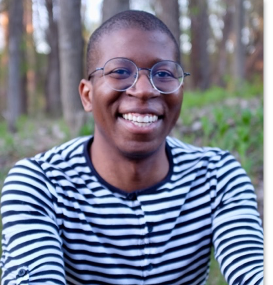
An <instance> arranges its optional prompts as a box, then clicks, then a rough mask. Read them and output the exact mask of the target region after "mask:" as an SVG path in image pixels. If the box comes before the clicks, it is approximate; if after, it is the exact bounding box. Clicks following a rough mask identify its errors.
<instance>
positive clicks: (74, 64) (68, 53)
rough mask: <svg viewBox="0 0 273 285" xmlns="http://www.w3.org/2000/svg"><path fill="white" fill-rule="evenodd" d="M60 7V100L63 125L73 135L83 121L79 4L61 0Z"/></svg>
mask: <svg viewBox="0 0 273 285" xmlns="http://www.w3.org/2000/svg"><path fill="white" fill-rule="evenodd" d="M59 5H60V18H59V56H60V71H61V73H60V74H61V100H62V106H63V114H64V119H65V122H66V123H67V125H68V127H69V128H70V131H71V135H73V136H74V135H76V134H77V133H78V131H79V130H80V127H81V125H82V123H83V118H84V115H83V108H82V104H81V100H80V96H79V92H78V86H79V83H80V80H81V79H82V78H83V37H82V25H81V1H79V0H69V1H67V0H60V1H59Z"/></svg>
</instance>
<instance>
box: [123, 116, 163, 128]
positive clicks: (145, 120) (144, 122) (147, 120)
mask: <svg viewBox="0 0 273 285" xmlns="http://www.w3.org/2000/svg"><path fill="white" fill-rule="evenodd" d="M122 117H123V118H124V119H125V120H129V121H131V122H132V123H134V124H135V125H136V126H139V127H145V126H148V125H150V124H151V123H153V122H156V121H157V120H158V116H156V115H150V114H148V115H144V116H143V115H137V114H132V113H129V114H123V115H122Z"/></svg>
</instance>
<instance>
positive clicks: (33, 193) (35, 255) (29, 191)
mask: <svg viewBox="0 0 273 285" xmlns="http://www.w3.org/2000/svg"><path fill="white" fill-rule="evenodd" d="M50 187H53V186H52V184H51V183H50V181H48V180H47V178H46V176H45V175H44V173H43V171H42V169H41V167H40V166H39V164H38V163H37V162H35V161H34V160H27V159H25V160H22V161H20V162H18V163H17V164H16V165H15V166H14V167H13V168H12V169H11V171H10V172H9V175H8V176H7V178H6V180H5V183H4V187H3V190H2V196H1V214H2V224H3V230H2V258H1V267H2V285H8V284H33V285H38V284H55V285H56V284H65V273H64V261H63V253H62V241H61V238H60V230H59V227H58V223H57V217H56V211H55V210H54V207H56V204H55V202H54V199H55V200H56V198H55V197H54V196H53V195H52V194H51V192H50V191H49V188H50Z"/></svg>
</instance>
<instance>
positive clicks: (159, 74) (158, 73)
mask: <svg viewBox="0 0 273 285" xmlns="http://www.w3.org/2000/svg"><path fill="white" fill-rule="evenodd" d="M153 77H159V78H168V77H174V76H173V74H172V73H171V72H170V71H167V70H160V71H156V72H155V73H154V74H153Z"/></svg>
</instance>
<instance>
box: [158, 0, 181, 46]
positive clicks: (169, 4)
mask: <svg viewBox="0 0 273 285" xmlns="http://www.w3.org/2000/svg"><path fill="white" fill-rule="evenodd" d="M154 4H155V13H156V16H157V17H158V18H159V19H160V20H161V21H162V22H163V23H164V24H166V26H167V27H168V28H169V29H170V31H171V32H172V34H173V35H174V37H175V39H176V41H177V43H178V45H179V48H180V23H179V17H180V13H179V3H178V0H169V1H166V0H156V1H155V3H154Z"/></svg>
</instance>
